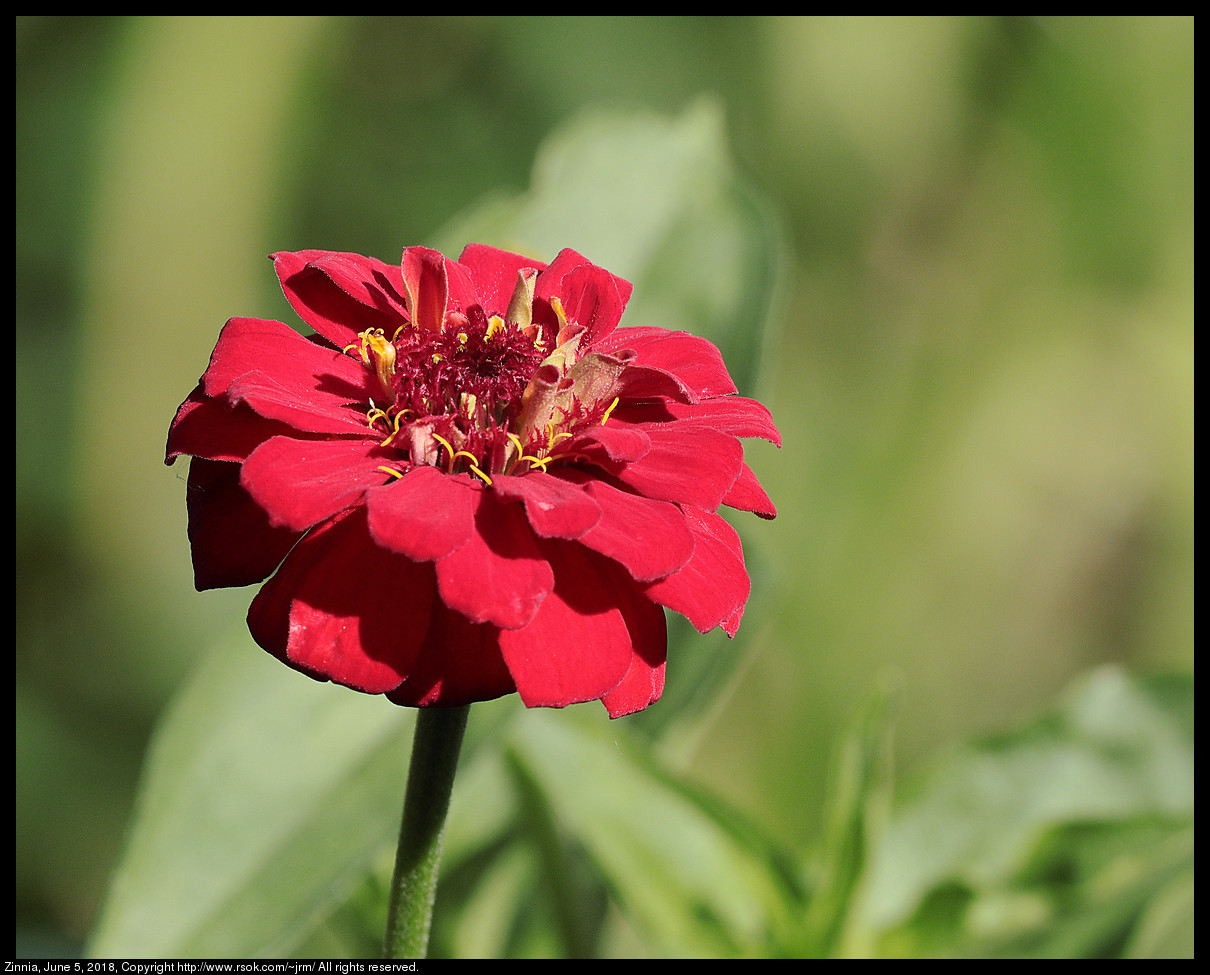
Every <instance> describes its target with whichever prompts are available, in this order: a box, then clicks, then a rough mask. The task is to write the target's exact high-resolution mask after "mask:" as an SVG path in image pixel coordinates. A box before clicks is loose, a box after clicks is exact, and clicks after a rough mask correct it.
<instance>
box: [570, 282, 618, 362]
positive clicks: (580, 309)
mask: <svg viewBox="0 0 1210 975" xmlns="http://www.w3.org/2000/svg"><path fill="white" fill-rule="evenodd" d="M614 282H615V278H614V276H613V275H612V274H610V273H609V272H608V271H606V270H605V269H604V268H603V267H597V266H596V265H595V264H581V265H580V266H579V267H576V268H573V269H572V270H571V271H570V272H569V273H568V274H566V275H565V276H564V277H563V280H562V282H561V283H560V285H559V292H558V294H559V298H560V299H561V301H562V302H563V311H564V312H565V313H566V314H567V320H568V321H569V322H578V323H579V324H580V325H583V326H584V337H583V338H582V339H581V340H580V346H581V348H585V349H586V348H590V347H591V346H592V344H593V343H594V342H596V341H597V340H598V339H601V338H604V337H605V336H606V335H608V334H609V333H610V332H612V331H613V330H614V329H615V328H617V325H618V321H619V320H620V319H621V317H622V311H623V310H624V309H625V308H626V302H625V300H624V299H623V298H622V296H621V294H620V293H619V292H618V288H617V285H616V284H615V283H614Z"/></svg>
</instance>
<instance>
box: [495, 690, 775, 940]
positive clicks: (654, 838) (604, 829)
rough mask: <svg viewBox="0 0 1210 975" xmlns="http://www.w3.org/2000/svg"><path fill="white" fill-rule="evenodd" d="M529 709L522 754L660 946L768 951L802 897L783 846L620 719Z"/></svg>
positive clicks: (517, 746) (516, 753)
mask: <svg viewBox="0 0 1210 975" xmlns="http://www.w3.org/2000/svg"><path fill="white" fill-rule="evenodd" d="M572 717H573V715H570V714H564V715H559V714H552V713H547V712H540V711H531V712H527V713H525V714H523V715H521V716H520V720H518V721H517V722H516V724H515V726H514V729H513V737H512V747H511V751H512V756H513V760H514V761H515V762H516V763H517V764H518V765H519V766H522V767H524V769H525V770H526V774H527V775H528V776H529V777H530V778H531V779H532V781H533V783H534V784H535V785H536V787H538V788H540V789H541V791H542V795H543V796H544V798H545V802H546V803H547V804H548V806H549V810H550V814H551V816H552V817H553V819H554V820H555V821H556V822H557V824H558V825H559V827H560V828H561V829H562V830H565V831H566V832H567V834H568V835H569V836H570V837H571V838H572V839H574V841H575V843H576V844H577V845H578V846H579V847H581V848H582V849H583V850H584V851H585V852H586V854H587V856H588V857H589V858H590V859H591V861H592V863H593V865H594V867H595V870H596V872H597V874H598V875H599V876H600V878H601V879H602V881H603V882H604V883H605V885H606V886H607V888H608V889H609V891H610V893H611V894H612V895H613V897H614V898H615V899H616V900H617V902H618V904H619V905H620V906H621V908H622V910H623V912H624V914H625V915H626V918H627V920H628V921H629V922H630V923H631V924H633V925H634V926H635V927H636V928H637V929H638V930H640V931H642V932H643V933H644V935H645V936H646V937H647V938H648V939H649V943H650V945H651V947H652V950H653V951H654V952H655V953H657V954H674V955H678V956H691V957H692V956H697V957H710V956H737V955H738V956H748V957H752V956H760V955H763V954H767V953H768V952H769V951H770V946H771V945H772V944H773V943H774V942H775V940H776V938H777V937H778V935H779V933H780V932H781V931H782V930H783V928H784V925H785V918H786V915H787V913H788V910H789V903H790V901H791V900H792V897H791V892H790V890H789V889H788V885H787V884H786V883H784V882H783V881H782V879H781V874H780V871H779V868H778V863H777V858H776V854H775V852H774V851H773V850H772V848H771V845H768V844H766V843H765V842H764V841H763V840H762V839H761V838H760V837H758V836H757V835H756V834H754V833H752V832H751V831H749V830H746V829H745V828H743V827H741V826H739V825H738V823H737V821H736V820H735V819H734V818H731V817H729V816H728V815H726V814H725V813H723V812H722V811H721V810H719V809H718V808H717V807H715V806H714V805H713V804H712V803H711V802H710V801H709V800H707V799H704V798H703V797H701V796H700V795H698V794H697V793H696V792H695V791H694V790H692V789H690V788H688V787H687V786H685V785H683V784H681V783H678V782H677V781H676V780H674V779H672V778H671V777H669V776H667V775H665V774H663V773H661V772H660V771H659V770H658V769H656V768H655V767H654V766H653V765H651V764H650V763H649V762H648V761H647V760H646V759H644V758H643V757H642V755H641V754H639V753H637V752H635V751H634V750H633V749H632V747H631V745H630V744H628V743H627V741H626V736H625V735H624V734H623V730H622V729H619V728H618V727H617V726H616V725H614V724H609V725H606V724H603V723H601V722H588V721H582V720H569V719H570V718H572Z"/></svg>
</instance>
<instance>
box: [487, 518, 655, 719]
mask: <svg viewBox="0 0 1210 975" xmlns="http://www.w3.org/2000/svg"><path fill="white" fill-rule="evenodd" d="M542 551H543V553H544V554H545V555H546V557H547V559H548V560H549V561H550V564H551V566H552V567H553V568H554V570H555V588H554V591H553V592H552V593H551V594H550V595H549V596H547V597H546V599H545V600H544V601H543V603H542V605H541V607H540V608H539V609H538V612H537V614H536V615H535V616H534V618H533V620H532V621H531V622H530V623H529V624H528V625H527V626H525V627H523V628H521V629H514V630H504V631H502V632H501V633H500V651H501V653H502V654H503V655H504V660H505V662H506V663H507V664H508V669H509V671H510V672H511V673H512V675H513V680H515V681H516V684H517V692H518V693H519V694H520V695H521V700H522V701H524V702H525V705H526V707H531V708H533V707H555V708H561V707H565V706H566V705H568V704H576V703H579V702H581V701H594V700H597V699H598V698H600V697H602V696H603V695H605V694H607V693H608V692H609V691H611V690H613V689H614V688H615V687H617V686H618V684H619V683H620V682H621V681H622V678H623V677H625V675H626V672H627V670H628V669H629V667H630V659H631V656H632V648H633V644H632V641H631V637H630V631H629V630H628V629H627V627H626V621H625V619H624V617H623V615H622V613H621V612H620V611H619V610H618V608H617V606H616V600H615V596H614V594H613V593H612V592H611V591H610V589H609V586H608V573H606V574H602V573H601V572H600V571H599V570H598V568H597V565H596V564H595V560H594V559H592V558H591V557H590V556H589V554H588V553H586V552H584V550H583V549H581V548H580V547H579V546H578V545H577V544H575V543H574V542H573V543H568V542H551V541H547V542H544V543H543V546H542Z"/></svg>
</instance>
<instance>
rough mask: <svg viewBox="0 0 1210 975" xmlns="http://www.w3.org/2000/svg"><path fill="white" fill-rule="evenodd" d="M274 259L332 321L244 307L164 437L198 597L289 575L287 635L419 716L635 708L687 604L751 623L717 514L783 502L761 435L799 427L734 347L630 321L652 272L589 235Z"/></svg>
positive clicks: (708, 623)
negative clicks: (758, 396) (614, 260)
mask: <svg viewBox="0 0 1210 975" xmlns="http://www.w3.org/2000/svg"><path fill="white" fill-rule="evenodd" d="M273 262H274V266H275V268H276V270H277V274H278V278H279V279H280V281H281V286H282V289H283V290H284V292H285V294H286V297H287V299H288V300H289V301H290V304H291V305H292V306H293V307H294V309H295V311H296V312H297V313H298V315H299V316H300V317H301V318H302V320H303V321H304V322H305V323H306V324H307V325H308V326H310V327H311V328H313V329H314V330H315V333H316V334H315V335H312V336H310V337H306V338H304V337H303V336H302V335H301V334H299V333H298V332H296V331H295V330H293V329H292V328H290V327H289V326H287V325H284V324H282V323H281V322H276V321H264V320H260V319H251V318H233V319H231V321H229V322H228V323H227V325H226V326H225V327H224V329H223V330H222V332H221V334H220V335H219V338H218V343H217V345H216V347H215V349H214V353H213V355H212V356H211V359H210V365H209V367H208V368H207V369H206V372H205V373H204V375H203V376H202V378H201V381H200V382H199V384H198V386H197V388H196V389H195V390H194V391H193V392H192V393H191V394H190V395H189V398H188V399H186V400H185V402H184V403H183V404H182V405H181V407H180V409H179V410H178V411H177V414H176V417H175V419H174V420H173V421H172V426H171V428H170V430H169V434H168V446H167V462H168V463H171V462H172V461H173V460H174V459H175V458H176V457H178V456H179V455H181V454H188V455H191V456H192V458H193V459H192V461H191V463H190V468H189V490H188V495H187V497H188V510H189V537H190V542H191V546H192V554H193V565H194V576H195V583H196V585H197V588H198V589H209V588H214V587H222V586H245V585H250V584H252V583H258V582H262V581H264V580H266V579H267V580H268V581H267V582H265V584H264V585H263V586H262V587H261V589H260V591H259V593H258V594H257V595H256V597H255V598H254V599H253V601H252V605H251V608H250V610H249V612H248V625H249V628H250V630H251V632H252V635H253V637H254V638H255V640H256V642H257V643H259V644H260V645H261V646H262V647H263V648H264V649H266V650H268V651H269V652H270V653H272V654H275V655H276V656H277V657H279V658H280V659H281V660H283V661H285V662H286V663H288V664H289V665H290V666H292V667H294V668H296V669H298V670H301V671H303V672H305V673H307V674H309V675H311V676H312V677H315V678H317V679H320V680H332V681H335V682H337V683H340V684H344V685H346V686H348V687H352V688H356V689H357V690H360V691H365V692H367V693H371V694H385V695H386V696H387V697H388V698H389V699H390V700H392V701H394V702H395V703H397V704H402V705H411V706H419V707H425V706H453V705H460V704H466V703H470V702H472V701H480V700H488V699H491V698H495V697H499V696H500V695H503V694H508V693H512V692H513V691H517V692H518V693H519V694H520V696H521V699H522V701H523V702H524V703H525V704H526V705H527V706H530V707H536V706H545V707H563V706H565V705H567V704H572V703H576V702H580V701H590V700H601V701H602V702H603V703H604V705H605V707H606V708H607V709H608V711H609V713H610V715H612V716H614V717H617V716H619V715H622V714H628V713H631V712H634V711H638V710H642V709H643V708H645V707H647V705H648V704H650V703H652V702H653V701H655V700H656V699H657V698H658V697H659V696H660V693H661V691H662V689H663V685H664V664H665V656H666V630H665V620H664V609H665V608H668V609H671V610H674V611H676V612H678V613H682V614H683V615H684V616H685V617H687V618H688V619H689V621H690V622H691V623H692V624H693V625H694V626H695V627H696V628H697V629H698V630H700V631H701V632H703V633H704V632H707V631H708V630H710V629H712V628H714V627H716V626H719V627H722V628H723V630H724V631H726V633H727V634H728V635H730V636H733V635H734V634H735V631H736V629H737V628H738V626H739V623H740V618H741V616H742V615H743V611H744V605H745V603H746V601H747V599H748V594H749V588H750V584H749V580H748V574H747V570H746V569H745V566H744V558H743V552H742V550H741V547H740V542H739V537H738V536H737V534H736V532H735V531H734V529H732V528H731V526H730V525H729V524H728V523H727V522H726V521H725V520H724V519H723V518H722V517H721V516H720V515H719V514H718V513H717V512H718V508H719V506H720V505H728V506H730V507H733V508H740V509H744V510H747V511H753V512H755V513H756V514H758V515H760V516H762V517H766V518H772V517H773V516H774V514H775V511H774V508H773V505H772V503H771V502H770V501H769V498H768V496H767V495H766V494H765V492H764V491H763V490H762V489H761V487H760V485H759V484H758V482H757V480H756V477H755V476H754V475H753V473H752V471H751V469H750V468H749V467H748V466H747V465H746V464H745V463H744V455H743V447H742V445H741V443H740V441H739V439H738V438H740V437H763V438H765V439H768V440H770V441H773V442H774V443H778V444H780V437H779V434H778V431H777V428H776V427H775V426H774V424H773V421H772V419H771V417H770V415H769V412H768V411H767V410H766V409H765V408H764V407H763V406H762V405H761V404H759V403H757V402H756V401H754V400H751V399H746V398H744V397H741V396H738V395H735V394H736V388H735V385H734V383H733V382H732V380H731V377H730V376H729V374H728V372H727V369H726V367H725V366H724V364H723V361H722V357H721V356H720V354H719V352H718V349H717V348H715V346H714V345H712V344H711V343H710V342H708V341H706V340H705V339H702V338H698V337H695V336H692V335H690V334H688V333H686V332H673V331H668V330H666V329H662V328H655V327H651V326H643V327H637V328H618V327H617V326H618V322H619V319H620V318H621V316H622V311H623V309H624V308H625V305H626V302H627V300H628V299H629V297H630V293H631V286H630V284H629V283H628V282H626V281H624V280H622V279H621V278H618V277H616V276H615V275H613V274H610V273H609V272H608V271H606V270H604V269H603V268H600V267H597V266H596V265H594V264H592V263H590V262H589V261H587V260H586V259H585V258H583V257H581V256H580V255H579V254H577V253H576V252H574V251H572V250H564V251H562V252H561V253H560V254H559V255H558V256H557V257H556V258H555V259H554V260H553V261H552V262H551V263H550V264H549V265H548V264H544V263H542V262H539V261H535V260H532V259H530V258H526V257H522V256H520V255H517V254H512V253H508V252H506V251H502V250H497V249H495V248H492V247H487V246H483V245H477V244H472V245H470V246H469V247H467V248H466V249H465V250H464V251H463V253H462V255H461V257H460V258H459V259H458V261H456V262H455V261H453V260H450V259H449V258H446V257H444V256H442V255H441V254H440V253H438V252H437V251H434V250H430V249H428V248H424V247H409V248H407V249H406V250H405V251H404V252H403V259H402V261H401V263H400V264H399V265H398V266H390V265H388V264H385V263H383V262H381V261H378V260H374V259H372V258H366V257H360V256H358V255H355V254H345V253H329V252H325V251H302V252H299V253H279V254H275V255H273Z"/></svg>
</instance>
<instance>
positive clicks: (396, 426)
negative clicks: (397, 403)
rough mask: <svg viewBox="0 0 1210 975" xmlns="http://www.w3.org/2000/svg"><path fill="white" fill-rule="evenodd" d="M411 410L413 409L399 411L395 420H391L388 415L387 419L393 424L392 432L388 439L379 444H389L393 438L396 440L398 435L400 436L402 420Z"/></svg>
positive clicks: (381, 445)
mask: <svg viewBox="0 0 1210 975" xmlns="http://www.w3.org/2000/svg"><path fill="white" fill-rule="evenodd" d="M411 412H412V411H411V410H400V411H399V412H398V413H396V414H395V419H394V420H391V419H390V418H389V417H387V420H388V422H389V423H390V424H391V427H392V429H391V433H390V436H388V437H387V438H386V440H384V441H382V443H380V444H379V445H378V446H379V447H385V446H387V445H388V444H389V443H390V442H391V441H392V440H394V439H395V438H396V437H398V436H399V423H400V421H401V420H404V419H406V418H407V415H408V414H409V413H411ZM383 415H384V416H387V415H386V414H383Z"/></svg>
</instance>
